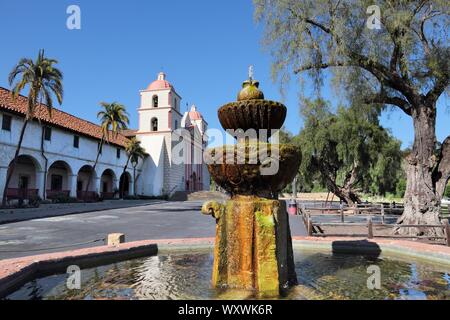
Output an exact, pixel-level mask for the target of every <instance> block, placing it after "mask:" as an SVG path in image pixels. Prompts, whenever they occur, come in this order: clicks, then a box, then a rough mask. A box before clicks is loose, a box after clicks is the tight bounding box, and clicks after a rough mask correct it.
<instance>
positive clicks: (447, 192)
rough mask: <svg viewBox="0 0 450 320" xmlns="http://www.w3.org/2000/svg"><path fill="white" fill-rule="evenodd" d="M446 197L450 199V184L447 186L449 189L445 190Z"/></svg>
mask: <svg viewBox="0 0 450 320" xmlns="http://www.w3.org/2000/svg"><path fill="white" fill-rule="evenodd" d="M444 195H445V197H447V198H450V183H449V184H448V185H447V188H445V193H444Z"/></svg>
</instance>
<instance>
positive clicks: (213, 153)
mask: <svg viewBox="0 0 450 320" xmlns="http://www.w3.org/2000/svg"><path fill="white" fill-rule="evenodd" d="M219 119H220V123H221V124H222V127H223V128H224V129H225V130H230V129H235V130H237V129H242V130H244V131H247V130H249V129H250V130H251V129H254V130H256V136H255V137H254V138H245V137H242V136H240V137H237V143H236V145H233V146H225V147H221V148H213V149H209V150H207V152H206V159H207V162H208V169H209V172H210V174H211V176H212V177H213V179H214V181H215V182H216V183H217V184H218V185H219V186H220V187H222V188H223V189H225V190H226V191H228V192H229V193H230V194H231V195H232V198H231V200H230V201H227V202H226V203H218V202H207V203H205V204H204V205H203V207H202V212H203V213H204V214H208V215H212V216H213V217H214V218H215V219H216V243H215V250H214V266H213V276H212V284H213V286H214V287H215V288H225V289H240V290H248V291H251V292H256V294H257V295H258V296H259V297H265V298H268V297H276V296H278V295H280V293H282V292H283V291H284V290H285V289H287V288H289V287H290V286H293V285H295V284H297V277H296V274H295V268H294V259H293V251H292V239H291V234H290V228H289V220H288V215H287V211H286V205H285V202H284V201H279V200H278V193H279V192H280V191H281V190H283V189H284V187H285V186H286V185H287V184H288V183H289V182H291V181H292V180H293V179H294V177H295V175H296V173H297V170H298V167H299V164H300V155H299V153H298V152H297V150H296V148H295V147H294V146H291V145H287V144H273V143H269V140H268V139H269V138H270V136H271V133H273V131H277V130H279V129H280V128H281V126H282V125H283V123H284V121H285V119H286V107H285V106H284V105H283V104H281V103H279V102H274V101H268V100H264V94H263V93H262V91H260V90H259V82H258V81H255V80H253V77H252V72H250V76H249V80H247V81H245V82H244V83H243V89H242V90H241V91H240V93H239V95H238V101H237V102H231V103H228V104H226V105H224V106H222V107H221V108H220V109H219ZM263 151H264V152H263ZM265 151H267V153H266V154H267V155H268V157H263V156H261V155H263V154H265ZM272 165H274V167H275V168H277V170H275V171H273V172H270V171H271V170H267V168H268V167H269V166H272Z"/></svg>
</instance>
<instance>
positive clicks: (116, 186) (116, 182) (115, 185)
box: [112, 178, 120, 198]
mask: <svg viewBox="0 0 450 320" xmlns="http://www.w3.org/2000/svg"><path fill="white" fill-rule="evenodd" d="M117 190H120V180H119V179H117V178H116V179H113V185H112V192H116V191H117ZM119 196H120V194H119V193H117V194H116V195H115V197H116V198H117V197H119Z"/></svg>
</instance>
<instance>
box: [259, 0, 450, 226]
mask: <svg viewBox="0 0 450 320" xmlns="http://www.w3.org/2000/svg"><path fill="white" fill-rule="evenodd" d="M254 2H255V10H256V17H257V19H258V21H261V22H263V23H264V25H265V34H266V39H265V40H266V44H267V45H269V46H270V47H271V48H272V49H273V54H274V58H275V62H274V72H275V74H276V75H281V78H282V79H288V75H289V74H291V73H292V72H293V73H295V74H301V75H302V76H306V77H311V78H313V79H314V80H319V81H317V82H316V83H319V84H321V83H323V82H320V79H321V78H323V75H322V74H323V71H324V70H330V71H331V73H332V74H333V75H334V80H337V83H339V84H340V85H341V86H342V88H343V89H345V92H346V93H348V94H349V95H351V96H352V99H354V98H358V99H361V100H363V101H364V102H365V103H367V104H372V105H374V107H378V106H380V105H383V106H387V105H389V106H394V107H397V108H399V109H401V110H402V111H403V112H404V113H405V114H407V115H408V116H410V117H411V118H412V120H413V124H414V143H413V147H412V152H411V154H410V156H409V157H408V159H407V187H406V193H405V211H404V214H403V216H402V217H401V218H400V219H399V223H403V224H438V223H439V210H440V201H441V198H442V196H443V193H444V189H445V186H446V184H447V181H448V179H449V176H450V136H449V137H447V138H446V139H445V140H444V141H443V142H442V143H440V142H438V141H437V138H436V114H437V102H438V99H439V98H440V97H441V96H442V95H443V94H446V93H448V86H449V75H450V71H449V61H450V49H449V46H448V40H449V39H448V35H447V30H448V26H449V17H450V13H449V11H450V9H449V6H448V1H446V0H416V1H411V0H379V1H376V4H377V5H378V7H379V9H380V13H381V15H380V16H379V21H380V27H381V28H380V29H374V28H369V27H368V23H367V22H372V21H373V18H374V16H373V15H372V16H371V15H370V14H368V13H367V11H368V8H369V7H370V6H371V5H373V4H374V3H373V1H365V0H348V1H344V0H342V1H339V0H335V1H331V0H302V1H299V0H254ZM375 22H376V20H375ZM446 90H447V92H446ZM377 105H378V106H377ZM399 232H404V233H409V234H428V235H435V234H440V232H441V230H440V229H432V228H423V229H419V228H403V229H401V231H399Z"/></svg>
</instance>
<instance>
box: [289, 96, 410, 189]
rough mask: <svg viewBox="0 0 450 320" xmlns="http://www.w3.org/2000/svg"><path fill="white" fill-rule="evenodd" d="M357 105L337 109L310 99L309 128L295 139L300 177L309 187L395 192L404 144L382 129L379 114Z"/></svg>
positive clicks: (307, 105)
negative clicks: (334, 109) (299, 161)
mask: <svg viewBox="0 0 450 320" xmlns="http://www.w3.org/2000/svg"><path fill="white" fill-rule="evenodd" d="M359 110H360V109H359V107H358V106H351V107H350V108H344V107H339V108H338V109H337V110H336V112H332V111H331V109H330V106H329V105H328V103H327V102H325V101H324V100H321V99H318V100H316V101H313V102H310V101H306V103H305V105H304V106H303V110H302V114H303V118H304V120H305V126H304V129H303V130H302V131H301V132H300V134H299V136H297V137H296V138H295V139H294V142H295V144H296V145H298V146H299V148H300V150H301V152H302V159H303V160H302V163H301V166H300V176H301V177H302V178H303V181H304V182H306V183H307V184H309V185H313V186H316V188H315V189H317V182H319V186H326V187H327V188H328V189H329V190H330V191H332V192H335V190H334V188H337V189H346V188H348V189H350V190H356V189H358V190H360V191H363V192H370V193H373V194H385V193H386V192H395V187H396V183H397V180H398V177H399V175H400V173H399V172H401V162H402V153H401V151H400V142H399V141H398V140H396V139H394V138H393V137H392V136H391V135H390V134H389V132H388V131H386V130H385V129H384V128H383V127H381V126H380V125H379V123H378V120H377V117H376V116H373V115H371V114H369V115H368V114H367V113H361V112H360V111H359Z"/></svg>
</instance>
